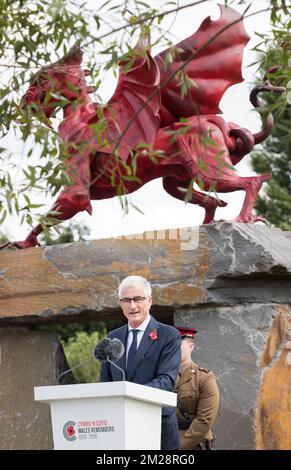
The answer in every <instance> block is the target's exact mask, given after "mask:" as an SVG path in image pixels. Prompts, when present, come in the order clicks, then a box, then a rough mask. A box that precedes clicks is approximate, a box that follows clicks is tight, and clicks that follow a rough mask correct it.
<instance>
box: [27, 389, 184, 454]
mask: <svg viewBox="0 0 291 470" xmlns="http://www.w3.org/2000/svg"><path fill="white" fill-rule="evenodd" d="M34 398H35V400H36V401H42V402H47V403H50V409H51V418H52V429H53V439H54V448H55V449H58V450H59V449H66V450H69V449H70V450H73V449H74V450H76V449H91V450H92V449H94V450H98V449H102V450H107V449H110V450H114V449H118V450H133V449H138V450H158V449H160V442H161V414H162V413H161V411H162V406H176V403H177V397H176V394H175V393H172V392H166V391H164V390H159V389H157V388H152V387H146V386H144V385H139V384H135V383H132V382H125V381H123V382H104V383H91V384H79V385H56V386H49V387H35V388H34Z"/></svg>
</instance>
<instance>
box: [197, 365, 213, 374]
mask: <svg viewBox="0 0 291 470" xmlns="http://www.w3.org/2000/svg"><path fill="white" fill-rule="evenodd" d="M198 369H199V370H202V371H203V372H206V373H209V372H211V370H210V369H206V367H201V366H198Z"/></svg>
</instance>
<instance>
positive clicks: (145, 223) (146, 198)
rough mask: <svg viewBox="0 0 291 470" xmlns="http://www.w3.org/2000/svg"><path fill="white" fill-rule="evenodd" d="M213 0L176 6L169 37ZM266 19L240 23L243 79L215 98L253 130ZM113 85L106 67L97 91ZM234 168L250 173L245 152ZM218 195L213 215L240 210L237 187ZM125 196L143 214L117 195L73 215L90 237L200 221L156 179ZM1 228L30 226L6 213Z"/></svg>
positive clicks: (181, 32)
mask: <svg viewBox="0 0 291 470" xmlns="http://www.w3.org/2000/svg"><path fill="white" fill-rule="evenodd" d="M186 3H190V2H189V0H188V1H187V2H185V1H181V2H180V4H181V5H184V4H186ZM216 3H217V2H216V1H213V0H211V1H208V2H206V3H205V4H202V5H200V6H196V7H195V6H193V7H191V8H188V9H185V10H183V11H181V12H179V13H178V15H177V17H176V20H175V22H174V24H173V25H172V27H171V33H172V34H173V41H174V42H175V43H177V42H179V41H180V40H182V39H184V38H186V37H187V36H189V35H191V34H193V32H194V31H195V30H196V29H197V28H198V27H199V25H200V23H201V21H202V20H203V19H204V18H205V17H207V16H208V15H211V17H212V19H215V18H218V17H219V8H218V7H217V5H216ZM221 3H222V2H221ZM267 5H268V2H265V1H264V0H257V1H253V2H252V7H251V10H249V12H255V11H258V10H262V9H264V7H266V6H267ZM244 8H245V6H244V7H240V8H238V7H236V9H239V10H240V11H243V10H244ZM172 20H173V18H170V17H169V18H168V19H167V20H166V22H165V23H163V24H162V25H163V26H164V27H165V28H166V27H167V26H168V25H169V24H170V23H171V22H172ZM269 25H270V20H269V14H267V13H261V14H257V15H254V16H252V17H251V18H248V19H246V20H245V28H246V30H247V32H248V34H249V35H250V36H251V40H250V41H249V43H248V45H247V47H246V49H245V53H244V61H243V76H244V78H245V81H244V83H242V84H238V85H234V86H233V87H231V88H230V89H229V90H228V91H227V92H226V93H225V95H224V97H223V99H222V101H221V104H220V108H221V109H222V111H223V113H224V114H223V117H224V118H225V120H227V121H234V122H236V123H237V124H239V125H240V126H242V127H247V128H249V129H251V130H252V131H253V132H254V131H258V129H259V128H260V119H259V118H258V115H257V113H256V112H255V111H253V107H252V105H251V104H250V102H249V92H250V88H251V82H252V81H253V80H254V67H252V68H250V67H248V65H249V64H251V63H252V62H253V61H254V60H255V58H256V56H255V54H254V53H253V52H252V51H251V48H252V47H253V46H254V44H255V43H256V42H258V39H257V38H256V37H255V34H254V32H255V31H257V32H260V33H262V32H266V31H267V30H269V28H270V26H269ZM153 53H155V51H153ZM84 62H86V56H84ZM113 91H114V80H113V78H112V77H111V76H110V74H109V73H108V76H107V77H106V81H105V80H104V81H103V85H102V88H101V89H100V91H99V94H100V95H101V96H102V98H103V101H106V100H107V99H109V98H110V96H111V95H112V93H113ZM9 140H10V145H11V146H13V150H14V151H15V153H21V149H20V148H18V146H19V145H20V143H18V142H17V141H15V140H14V141H13V140H11V136H10V139H9ZM236 168H237V170H238V172H239V174H240V175H241V176H250V175H252V174H254V173H253V172H252V170H251V169H250V166H249V157H248V156H247V157H245V158H244V160H243V161H242V162H241V163H240V164H239V165H237V167H236ZM220 196H221V198H222V199H223V200H224V201H226V202H228V206H227V207H225V208H222V209H218V210H217V212H216V219H221V218H223V219H234V218H235V217H236V216H237V215H238V213H239V212H240V210H241V206H242V202H243V198H244V192H242V191H239V192H236V193H230V194H223V195H222V194H221V195H220ZM128 198H129V200H131V201H132V202H133V203H134V204H135V205H136V206H138V207H139V208H140V209H141V210H142V211H143V213H144V216H143V215H141V214H139V213H138V212H137V211H136V210H134V209H133V208H130V212H129V214H128V215H123V213H122V209H121V206H120V203H119V201H118V199H117V198H114V199H110V200H103V201H93V202H92V207H93V216H91V217H90V216H89V215H88V214H87V213H81V214H78V215H76V216H75V217H74V219H73V220H74V221H76V222H78V223H81V224H86V225H87V226H89V227H90V229H91V236H90V238H92V239H96V238H105V237H112V236H120V235H126V234H130V233H140V232H143V231H148V230H157V229H167V228H178V227H189V226H194V225H199V224H201V223H202V221H203V217H204V210H203V209H201V208H200V207H198V206H194V205H191V204H187V205H185V204H184V203H183V202H181V201H178V200H176V199H174V198H172V197H171V196H169V195H168V194H167V193H166V192H165V191H164V190H163V188H162V184H161V180H155V181H152V182H151V183H148V184H147V185H145V186H144V187H142V188H141V189H140V190H139V191H137V192H135V193H133V194H132V195H130V196H128ZM43 201H44V202H45V203H46V204H47V209H49V207H50V205H51V203H52V200H50V199H48V198H47V199H44V200H43ZM33 202H35V201H33ZM43 212H46V208H44V210H43ZM3 229H4V231H6V232H8V233H9V234H10V238H11V239H12V240H20V239H23V238H24V237H25V235H26V233H27V231H28V230H29V228H28V226H27V225H25V224H23V225H22V226H21V225H20V220H19V219H18V218H17V217H9V218H8V219H7V220H6V222H5V224H4V225H3V226H2V227H1V230H3Z"/></svg>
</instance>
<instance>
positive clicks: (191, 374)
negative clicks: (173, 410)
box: [175, 327, 219, 450]
mask: <svg viewBox="0 0 291 470" xmlns="http://www.w3.org/2000/svg"><path fill="white" fill-rule="evenodd" d="M176 328H177V330H178V331H179V332H180V335H181V353H182V355H181V363H180V372H179V374H178V376H177V380H176V387H175V391H176V392H177V418H178V425H179V434H180V449H182V450H190V449H195V450H196V449H197V450H198V449H200V450H213V449H214V444H215V436H214V433H213V431H212V429H211V428H212V426H213V424H214V421H215V418H216V415H217V412H218V406H219V390H218V387H217V383H216V379H215V376H214V374H213V372H211V370H209V369H205V368H204V367H200V366H199V365H197V364H196V363H195V362H193V361H192V359H191V354H192V352H193V350H194V347H195V343H194V335H195V334H196V333H197V330H195V329H194V328H184V327H176Z"/></svg>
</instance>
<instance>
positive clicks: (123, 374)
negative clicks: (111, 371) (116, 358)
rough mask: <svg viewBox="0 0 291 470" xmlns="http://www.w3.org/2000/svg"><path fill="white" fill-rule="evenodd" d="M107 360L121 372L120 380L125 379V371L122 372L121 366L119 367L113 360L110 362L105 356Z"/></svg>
mask: <svg viewBox="0 0 291 470" xmlns="http://www.w3.org/2000/svg"><path fill="white" fill-rule="evenodd" d="M107 361H108V362H110V364H112V365H113V366H114V367H116V368H117V369H118V370H120V372H121V373H122V380H124V381H125V373H124V370H123V369H121V367H119V366H118V365H117V364H115V362H112V361H111V360H110V359H108V358H107Z"/></svg>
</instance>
